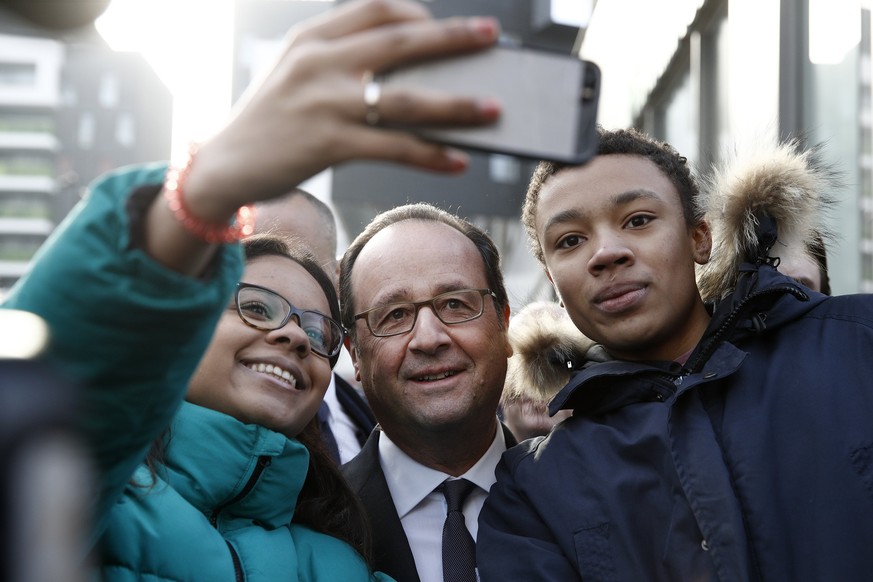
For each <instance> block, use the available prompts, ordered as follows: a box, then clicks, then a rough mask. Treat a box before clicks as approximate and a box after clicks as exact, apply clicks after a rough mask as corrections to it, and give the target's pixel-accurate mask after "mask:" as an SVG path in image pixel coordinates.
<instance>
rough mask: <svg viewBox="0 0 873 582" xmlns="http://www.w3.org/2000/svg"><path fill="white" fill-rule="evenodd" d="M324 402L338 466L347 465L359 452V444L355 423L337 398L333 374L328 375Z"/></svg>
mask: <svg viewBox="0 0 873 582" xmlns="http://www.w3.org/2000/svg"><path fill="white" fill-rule="evenodd" d="M324 402H325V404H327V408H328V411H329V412H328V415H327V422H328V424H329V425H330V430H331V432H332V433H333V438H335V439H336V444H337V447H338V448H339V454H340V464H342V463H347V462H348V461H350V460H352V459H353V458H354V457H355V455H357V454H358V453H360V452H361V444H360V443H359V442H358V436H357V432H356V429H355V423H354V422H352V419H351V418H349V415H348V414H346V413H345V411H343V407H342V406H341V405H340V401H339V399H338V398H337V395H336V376H335V375H334V374H331V375H330V384H329V385H328V387H327V392H325V393H324Z"/></svg>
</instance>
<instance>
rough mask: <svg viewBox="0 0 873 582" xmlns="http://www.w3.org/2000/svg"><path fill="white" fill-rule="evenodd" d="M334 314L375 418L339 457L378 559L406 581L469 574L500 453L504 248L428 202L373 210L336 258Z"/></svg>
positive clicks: (510, 441) (459, 579)
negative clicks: (345, 457)
mask: <svg viewBox="0 0 873 582" xmlns="http://www.w3.org/2000/svg"><path fill="white" fill-rule="evenodd" d="M340 297H341V305H342V312H343V324H344V325H345V326H346V328H347V329H348V330H349V343H350V346H349V347H350V351H351V355H352V361H353V362H354V365H355V371H356V374H357V379H358V380H359V381H360V382H361V385H362V386H363V387H364V392H365V394H366V395H367V401H368V402H369V403H370V406H371V407H372V409H373V413H374V414H375V415H376V420H378V422H379V426H378V430H376V431H374V432H373V434H372V435H370V438H369V440H368V441H367V443H366V444H365V445H364V448H363V449H362V450H361V452H360V454H359V455H358V456H357V457H355V458H354V459H352V460H351V461H350V462H349V463H347V464H346V465H344V466H343V473H344V474H345V476H346V477H347V478H348V480H349V483H350V484H351V486H352V489H353V490H354V491H355V493H357V494H358V496H359V497H360V498H361V501H362V502H363V504H364V507H365V508H366V511H367V513H368V515H369V517H370V521H371V522H372V524H373V529H374V564H375V565H376V568H378V569H379V570H381V571H383V572H385V573H387V574H389V575H391V576H393V577H394V578H396V579H397V580H399V581H401V582H408V581H419V580H420V581H421V582H438V581H439V582H442V581H444V580H446V581H448V580H452V581H455V582H464V581H470V582H473V581H475V580H476V562H475V539H476V535H477V523H478V522H477V519H478V515H479V510H480V509H481V507H482V503H483V502H484V501H485V498H486V496H487V495H488V491H489V490H490V488H491V485H492V484H493V483H494V466H495V465H496V464H497V461H498V460H499V459H500V455H501V453H503V451H505V450H506V449H507V448H508V447H510V446H512V445H514V444H515V439H514V438H513V436H512V433H510V432H509V430H508V429H506V428H505V427H503V426H501V424H500V422H499V421H498V418H497V403H498V401H499V399H500V393H501V391H502V389H503V383H504V379H505V376H506V365H507V358H508V357H509V356H510V355H511V353H512V351H511V348H510V345H509V341H508V340H507V337H506V328H507V324H508V323H509V302H508V300H507V296H506V289H505V286H504V283H503V275H502V273H501V272H500V256H499V254H498V251H497V247H496V246H495V245H494V242H493V241H492V240H491V238H490V237H488V235H487V234H486V233H485V232H483V231H482V230H481V229H479V228H478V227H476V226H474V225H473V224H471V223H469V222H467V221H466V220H463V219H461V218H458V217H457V216H455V215H453V214H450V213H448V212H445V211H443V210H440V209H438V208H436V207H434V206H430V205H428V204H411V205H405V206H399V207H397V208H394V209H392V210H389V211H387V212H383V213H382V214H379V215H378V216H376V218H374V219H373V220H372V221H371V222H370V224H369V225H367V227H366V228H365V229H364V231H363V232H362V233H361V234H360V235H358V237H357V238H356V239H355V240H354V241H353V242H352V244H351V245H350V246H349V248H348V250H346V253H345V255H344V256H343V259H342V263H341V266H340Z"/></svg>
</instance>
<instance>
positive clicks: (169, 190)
mask: <svg viewBox="0 0 873 582" xmlns="http://www.w3.org/2000/svg"><path fill="white" fill-rule="evenodd" d="M196 153H197V148H196V146H192V147H191V148H190V150H189V151H188V159H187V160H185V165H183V166H182V167H181V168H175V167H171V168H170V169H169V170H167V177H166V179H165V181H164V197H165V198H166V199H167V206H168V207H169V209H170V211H171V212H172V213H173V216H174V217H175V218H176V220H178V221H179V224H181V225H182V226H183V227H184V228H185V230H187V231H188V232H190V233H191V234H193V235H194V236H196V237H197V238H199V239H201V240H204V241H206V242H208V243H211V244H219V243H232V242H236V241H238V240H242V239H244V238H245V237H247V236H249V235H250V234H252V233H253V232H255V211H254V208H252V207H251V206H241V207H240V209H239V210H237V212H236V217H235V218H234V221H233V222H232V223H231V224H215V223H211V222H205V221H203V220H201V219H199V218H197V217H196V216H194V215H193V214H191V211H190V210H188V207H187V206H185V201H184V200H183V197H182V193H183V191H184V186H185V181H186V180H187V179H188V174H189V173H190V172H191V166H192V165H193V164H194V156H195V154H196Z"/></svg>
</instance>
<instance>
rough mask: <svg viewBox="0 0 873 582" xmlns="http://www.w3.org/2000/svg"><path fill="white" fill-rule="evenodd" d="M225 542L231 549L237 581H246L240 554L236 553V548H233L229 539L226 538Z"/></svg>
mask: <svg viewBox="0 0 873 582" xmlns="http://www.w3.org/2000/svg"><path fill="white" fill-rule="evenodd" d="M224 543H226V544H227V549H228V550H230V559H231V560H233V575H234V579H235V580H236V582H245V579H246V578H245V576H243V571H242V562H240V561H239V554H237V553H236V550H234V549H233V545H232V544H231V543H230V541H228V540H224Z"/></svg>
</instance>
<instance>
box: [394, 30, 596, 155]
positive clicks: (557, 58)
mask: <svg viewBox="0 0 873 582" xmlns="http://www.w3.org/2000/svg"><path fill="white" fill-rule="evenodd" d="M380 80H381V82H382V83H383V85H384V86H385V87H404V88H416V89H432V90H435V91H440V92H445V93H454V94H460V95H469V96H473V97H493V98H496V99H498V100H499V101H500V103H501V106H502V110H503V112H502V114H501V117H500V120H499V121H498V122H497V123H495V124H493V125H490V126H485V127H427V128H407V129H410V130H411V131H413V132H415V133H416V134H418V135H421V136H422V137H424V138H426V139H430V140H433V141H437V142H440V143H445V144H447V145H452V146H457V147H463V148H470V149H475V150H483V151H488V152H496V153H504V154H510V155H514V156H519V157H524V158H530V159H536V160H549V161H555V162H562V163H570V164H580V163H583V162H585V161H587V160H588V159H590V158H591V157H592V156H593V155H594V154H595V153H596V151H597V133H596V117H597V102H598V98H599V95H600V69H599V68H598V67H597V65H595V64H594V63H591V62H588V61H583V60H580V59H578V58H576V57H574V56H571V55H564V54H558V53H551V52H547V51H542V50H533V49H524V48H513V47H505V46H495V47H493V48H490V49H486V50H484V51H482V52H480V53H475V54H472V55H463V56H458V57H452V58H448V59H440V60H433V61H428V62H425V63H421V64H417V65H413V66H410V67H405V68H401V69H396V70H394V71H389V72H387V73H385V74H383V75H382V76H381V79H380Z"/></svg>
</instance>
